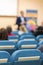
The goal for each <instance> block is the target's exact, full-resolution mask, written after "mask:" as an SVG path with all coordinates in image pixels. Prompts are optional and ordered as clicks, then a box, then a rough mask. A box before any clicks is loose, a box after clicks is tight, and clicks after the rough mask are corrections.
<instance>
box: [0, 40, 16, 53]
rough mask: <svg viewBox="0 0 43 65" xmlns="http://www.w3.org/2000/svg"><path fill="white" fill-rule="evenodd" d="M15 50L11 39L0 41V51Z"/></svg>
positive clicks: (10, 51)
mask: <svg viewBox="0 0 43 65" xmlns="http://www.w3.org/2000/svg"><path fill="white" fill-rule="evenodd" d="M15 50H16V43H14V42H13V41H7V40H6V41H5V40H4V41H0V51H8V52H9V53H10V54H12V53H13V52H14V51H15Z"/></svg>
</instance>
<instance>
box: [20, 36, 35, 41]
mask: <svg viewBox="0 0 43 65" xmlns="http://www.w3.org/2000/svg"><path fill="white" fill-rule="evenodd" d="M23 39H25V40H26V39H28V40H35V36H34V35H23V36H21V37H20V40H23Z"/></svg>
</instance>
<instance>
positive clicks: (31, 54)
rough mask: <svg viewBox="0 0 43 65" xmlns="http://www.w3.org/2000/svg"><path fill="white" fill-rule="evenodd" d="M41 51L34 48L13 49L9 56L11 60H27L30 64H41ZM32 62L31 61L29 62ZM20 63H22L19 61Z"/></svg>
mask: <svg viewBox="0 0 43 65" xmlns="http://www.w3.org/2000/svg"><path fill="white" fill-rule="evenodd" d="M41 55H42V54H41V52H40V51H39V50H36V49H34V50H33V49H32V50H18V51H15V52H14V53H13V54H12V56H11V58H12V59H11V61H12V62H15V61H16V62H17V61H18V62H25V61H28V63H30V65H38V64H39V65H41V60H40V59H41ZM31 62H32V63H31ZM21 65H22V63H21Z"/></svg>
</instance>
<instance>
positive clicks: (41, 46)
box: [38, 41, 43, 53]
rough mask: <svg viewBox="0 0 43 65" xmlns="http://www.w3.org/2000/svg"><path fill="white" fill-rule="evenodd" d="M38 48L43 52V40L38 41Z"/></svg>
mask: <svg viewBox="0 0 43 65" xmlns="http://www.w3.org/2000/svg"><path fill="white" fill-rule="evenodd" d="M38 49H39V50H40V51H41V52H42V53H43V41H41V42H39V43H38Z"/></svg>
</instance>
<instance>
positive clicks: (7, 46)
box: [0, 40, 43, 54]
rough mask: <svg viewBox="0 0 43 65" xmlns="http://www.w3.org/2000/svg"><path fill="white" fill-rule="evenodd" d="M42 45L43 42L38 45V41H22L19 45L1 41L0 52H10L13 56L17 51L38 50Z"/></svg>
mask: <svg viewBox="0 0 43 65" xmlns="http://www.w3.org/2000/svg"><path fill="white" fill-rule="evenodd" d="M40 45H43V41H42V42H39V43H38V42H37V41H36V40H34V41H30V40H21V41H19V42H18V43H15V42H14V41H8V40H4V41H3V40H2V41H0V51H8V52H9V53H10V54H12V53H13V52H14V51H15V50H19V49H37V48H38V47H39V46H40Z"/></svg>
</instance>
